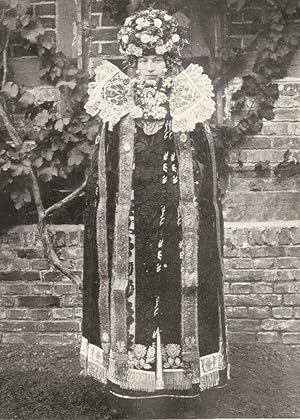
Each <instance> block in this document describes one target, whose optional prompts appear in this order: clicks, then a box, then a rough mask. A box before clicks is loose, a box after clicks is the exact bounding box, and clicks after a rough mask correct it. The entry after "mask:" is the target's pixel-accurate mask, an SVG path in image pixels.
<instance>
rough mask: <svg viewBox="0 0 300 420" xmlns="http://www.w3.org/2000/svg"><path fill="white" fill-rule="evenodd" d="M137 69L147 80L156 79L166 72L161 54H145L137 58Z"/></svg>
mask: <svg viewBox="0 0 300 420" xmlns="http://www.w3.org/2000/svg"><path fill="white" fill-rule="evenodd" d="M137 70H138V72H139V73H140V75H141V77H142V78H143V79H144V80H145V81H147V80H158V79H159V78H160V77H162V76H163V75H164V73H165V72H166V63H165V60H164V58H163V57H162V56H161V55H146V56H143V57H139V58H138V62H137Z"/></svg>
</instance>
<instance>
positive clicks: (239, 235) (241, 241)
mask: <svg viewBox="0 0 300 420" xmlns="http://www.w3.org/2000/svg"><path fill="white" fill-rule="evenodd" d="M232 242H233V245H235V246H238V247H244V246H248V232H247V231H246V230H245V229H234V230H233V231H232Z"/></svg>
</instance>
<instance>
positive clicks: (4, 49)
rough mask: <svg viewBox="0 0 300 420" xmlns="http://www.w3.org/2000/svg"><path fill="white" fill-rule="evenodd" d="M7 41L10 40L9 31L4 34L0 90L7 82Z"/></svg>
mask: <svg viewBox="0 0 300 420" xmlns="http://www.w3.org/2000/svg"><path fill="white" fill-rule="evenodd" d="M9 39H10V31H7V32H6V38H5V44H4V48H3V52H2V55H3V77H2V84H1V88H2V89H3V88H4V86H5V85H6V82H7V72H8V61H7V57H8V46H9Z"/></svg>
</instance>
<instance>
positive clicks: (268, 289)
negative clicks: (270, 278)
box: [252, 283, 276, 293]
mask: <svg viewBox="0 0 300 420" xmlns="http://www.w3.org/2000/svg"><path fill="white" fill-rule="evenodd" d="M252 287H253V289H252V291H253V293H273V285H272V284H270V283H254V284H253V285H252ZM275 292H276V290H275Z"/></svg>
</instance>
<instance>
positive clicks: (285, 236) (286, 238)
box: [278, 228, 291, 245]
mask: <svg viewBox="0 0 300 420" xmlns="http://www.w3.org/2000/svg"><path fill="white" fill-rule="evenodd" d="M290 242H291V237H290V230H289V229H288V228H282V229H281V230H280V232H279V233H278V244H279V245H289V244H290Z"/></svg>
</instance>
